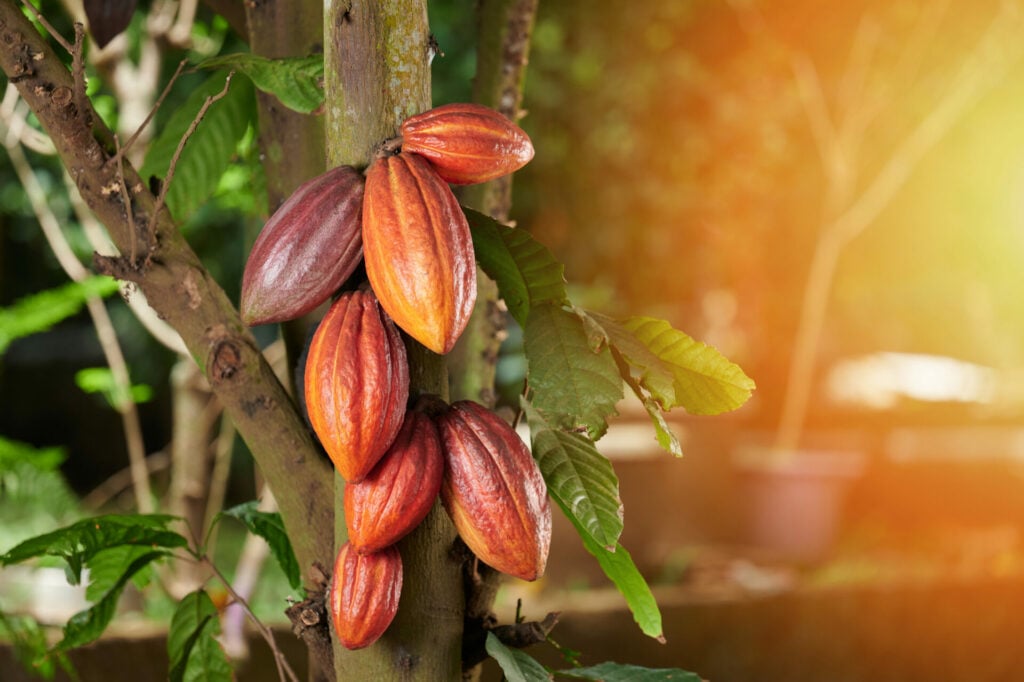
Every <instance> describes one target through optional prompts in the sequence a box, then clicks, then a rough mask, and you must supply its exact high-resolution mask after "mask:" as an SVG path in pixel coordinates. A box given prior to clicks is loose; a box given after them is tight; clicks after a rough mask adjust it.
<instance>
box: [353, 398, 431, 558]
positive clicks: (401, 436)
mask: <svg viewBox="0 0 1024 682" xmlns="http://www.w3.org/2000/svg"><path fill="white" fill-rule="evenodd" d="M443 471H444V457H443V456H442V455H441V438H440V436H439V435H438V433H437V427H436V426H435V425H434V422H433V421H431V419H430V417H428V416H427V415H425V414H423V413H422V412H416V411H409V412H407V413H406V415H405V421H404V422H403V423H402V429H401V431H399V432H398V437H397V438H395V442H394V443H392V444H391V448H390V449H388V451H387V452H386V453H385V454H384V456H383V457H382V458H381V460H380V461H379V462H377V466H375V467H374V468H373V470H372V471H370V473H369V474H368V475H367V476H366V478H364V479H363V480H362V481H360V482H359V483H352V484H349V485H347V486H345V523H346V524H347V525H348V541H349V543H350V544H351V545H352V546H353V547H354V548H355V549H356V551H358V552H359V553H361V554H366V553H368V552H377V551H379V550H381V549H383V548H385V547H387V546H388V545H393V544H394V543H396V542H398V541H399V540H401V539H402V538H403V537H405V536H406V535H407V534H408V533H409V532H410V531H411V530H412V529H414V528H415V527H416V526H418V525H419V524H420V521H422V520H423V519H424V517H426V515H427V513H428V512H429V511H430V508H431V507H432V506H434V500H436V499H437V495H438V492H440V490H441V475H442V472H443Z"/></svg>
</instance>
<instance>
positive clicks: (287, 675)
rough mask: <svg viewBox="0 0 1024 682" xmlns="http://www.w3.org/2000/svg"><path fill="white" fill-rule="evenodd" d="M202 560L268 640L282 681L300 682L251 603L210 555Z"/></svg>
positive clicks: (270, 631)
mask: <svg viewBox="0 0 1024 682" xmlns="http://www.w3.org/2000/svg"><path fill="white" fill-rule="evenodd" d="M200 560H201V561H202V562H203V563H205V564H206V565H207V566H209V567H210V570H211V571H213V574H214V575H215V576H217V579H218V580H220V581H221V582H222V583H223V584H224V588H225V589H226V590H227V591H228V594H230V595H231V598H232V599H234V600H235V603H237V604H241V606H242V608H243V609H245V612H246V614H248V616H249V619H250V620H251V621H252V623H253V625H255V626H256V629H257V630H258V631H259V633H260V635H262V636H263V639H264V640H266V642H267V645H268V646H269V647H270V650H271V652H273V654H274V662H275V663H276V664H277V674H278V677H280V679H281V680H282V681H283V680H290V681H291V682H299V678H298V677H297V676H296V675H295V671H293V670H292V667H291V666H290V665H289V664H288V659H286V658H285V657H284V654H283V653H282V652H281V650H280V649H278V648H277V642H276V641H275V640H274V632H273V631H272V630H271V629H270V628H268V627H267V626H266V625H264V624H263V622H262V621H260V619H259V618H257V617H256V614H255V613H253V612H252V609H251V608H250V607H249V603H248V602H247V601H245V600H244V599H242V597H241V596H240V595H239V594H238V593H237V592H235V589H234V588H233V587H231V582H230V581H229V580H228V579H227V578H226V577H224V574H223V573H221V572H220V569H219V568H217V566H216V564H214V563H213V561H212V560H211V559H210V557H209V555H207V554H202V555H201V556H200Z"/></svg>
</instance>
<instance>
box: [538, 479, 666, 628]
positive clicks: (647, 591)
mask: <svg viewBox="0 0 1024 682" xmlns="http://www.w3.org/2000/svg"><path fill="white" fill-rule="evenodd" d="M552 499H553V500H554V501H555V503H556V504H558V506H559V507H560V508H561V509H562V513H563V514H565V516H566V518H567V519H569V521H570V522H571V523H572V525H573V526H574V527H575V528H576V532H577V533H579V536H580V539H581V540H583V546H584V547H585V548H586V550H587V551H588V552H590V553H591V554H592V555H594V558H596V559H597V563H598V564H599V565H600V566H601V570H602V571H604V574H605V575H606V576H608V578H609V579H610V580H611V581H612V582H613V583H614V584H615V587H617V588H618V589H619V592H621V593H622V596H623V597H625V599H626V605H627V606H628V607H629V610H630V611H632V612H633V619H634V620H635V621H636V623H637V625H639V626H640V631H641V632H643V633H644V634H645V635H647V636H648V637H653V638H654V639H657V640H658V641H660V642H664V641H665V637H664V634H663V632H662V627H661V611H660V610H659V609H658V602H656V601H655V600H654V595H653V594H652V593H651V588H650V587H648V585H647V581H646V580H644V577H643V575H641V573H640V571H639V570H638V569H637V567H636V564H635V563H633V557H632V556H630V554H629V552H627V551H626V548H625V547H623V546H622V545H621V544H617V545H616V547H615V551H614V552H609V551H608V550H607V549H605V548H604V547H602V546H601V545H599V544H597V543H596V542H594V541H593V539H591V537H590V535H589V534H588V533H587V532H586V530H585V529H584V528H583V527H582V526H580V525H579V524H578V523H577V521H576V519H575V518H574V517H573V516H572V515H571V514H570V513H569V511H568V510H567V509H566V508H565V507H563V506H562V503H561V501H560V500H559V499H558V498H557V497H553V498H552Z"/></svg>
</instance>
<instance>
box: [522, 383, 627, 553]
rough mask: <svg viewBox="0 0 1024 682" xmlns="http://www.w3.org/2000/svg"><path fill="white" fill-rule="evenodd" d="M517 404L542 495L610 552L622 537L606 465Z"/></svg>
mask: <svg viewBox="0 0 1024 682" xmlns="http://www.w3.org/2000/svg"><path fill="white" fill-rule="evenodd" d="M520 404H521V405H522V407H523V410H524V411H525V412H526V419H527V421H528V422H529V424H530V438H531V441H532V443H533V456H534V458H535V459H536V460H537V463H538V464H539V465H540V470H541V472H542V473H543V474H544V481H545V482H546V483H547V484H548V493H549V494H550V495H551V496H552V497H553V498H555V499H556V501H557V502H558V504H559V506H560V507H561V508H562V509H563V510H565V509H568V510H570V511H571V513H572V516H573V518H574V520H575V521H576V523H577V527H580V528H584V529H586V532H587V533H588V534H589V535H590V537H591V539H592V540H593V541H594V542H596V543H597V544H599V545H601V546H602V547H605V548H606V549H608V550H609V551H614V549H615V543H616V542H618V540H619V535H621V534H622V500H621V499H620V498H619V479H618V478H617V477H616V476H615V471H614V470H613V469H612V463H611V462H610V461H609V460H608V458H607V457H605V456H604V455H602V454H601V453H600V452H598V451H597V448H595V447H594V443H593V442H592V441H591V440H590V439H589V438H587V437H585V436H583V435H582V434H578V433H567V432H565V431H562V430H560V429H557V428H554V427H552V426H551V425H550V424H549V423H548V422H547V420H546V419H545V418H544V415H542V414H541V413H540V412H538V411H537V410H536V409H534V408H533V407H532V406H531V405H530V404H529V403H528V402H527V401H526V400H521V401H520Z"/></svg>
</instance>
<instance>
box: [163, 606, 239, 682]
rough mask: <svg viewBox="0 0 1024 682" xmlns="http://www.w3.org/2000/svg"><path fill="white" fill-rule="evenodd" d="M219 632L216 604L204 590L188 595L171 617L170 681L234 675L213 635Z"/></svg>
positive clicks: (213, 680) (206, 681)
mask: <svg viewBox="0 0 1024 682" xmlns="http://www.w3.org/2000/svg"><path fill="white" fill-rule="evenodd" d="M219 633H220V620H219V619H218V617H217V607H216V606H214V605H213V601H212V600H211V599H210V596H209V595H208V594H206V592H205V591H203V590H196V591H195V592H192V593H190V594H187V595H185V598H184V599H182V600H181V602H180V603H179V604H178V608H177V609H175V611H174V616H172V617H171V629H170V632H168V634H167V657H168V658H169V659H170V673H169V675H168V679H169V680H170V682H194V681H196V682H198V681H200V680H201V681H202V682H219V681H221V680H224V681H227V680H230V679H231V664H230V663H228V660H227V656H226V655H225V654H224V650H223V649H222V648H221V646H220V644H219V643H218V642H217V640H216V639H214V638H215V637H216V636H217V635H218V634H219Z"/></svg>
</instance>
